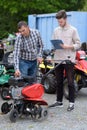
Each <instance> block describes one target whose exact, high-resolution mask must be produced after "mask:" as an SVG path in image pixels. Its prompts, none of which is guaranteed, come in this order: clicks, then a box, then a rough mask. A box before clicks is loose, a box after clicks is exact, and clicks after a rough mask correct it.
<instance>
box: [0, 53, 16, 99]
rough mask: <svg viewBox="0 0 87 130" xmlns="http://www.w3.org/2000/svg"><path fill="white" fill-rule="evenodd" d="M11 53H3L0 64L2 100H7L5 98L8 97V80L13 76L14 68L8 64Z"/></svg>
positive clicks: (0, 92)
mask: <svg viewBox="0 0 87 130" xmlns="http://www.w3.org/2000/svg"><path fill="white" fill-rule="evenodd" d="M11 53H12V52H7V53H5V54H4V56H3V59H2V61H1V63H0V94H1V98H2V99H4V100H5V99H7V98H6V96H7V95H9V84H8V80H9V79H10V77H11V76H14V66H13V64H10V63H9V62H8V61H9V55H10V54H11Z"/></svg>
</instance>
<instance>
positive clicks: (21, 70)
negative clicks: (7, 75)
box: [14, 21, 43, 77]
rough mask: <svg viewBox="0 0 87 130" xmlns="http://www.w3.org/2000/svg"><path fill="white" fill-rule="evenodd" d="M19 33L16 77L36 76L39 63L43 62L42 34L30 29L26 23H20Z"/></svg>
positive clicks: (16, 47) (15, 60)
mask: <svg viewBox="0 0 87 130" xmlns="http://www.w3.org/2000/svg"><path fill="white" fill-rule="evenodd" d="M18 31H19V35H18V36H17V38H16V41H15V47H14V67H15V76H17V77H18V76H20V75H22V76H27V75H29V76H36V70H37V61H38V62H39V63H41V62H42V50H43V43H42V39H41V37H40V34H39V32H38V31H37V30H33V29H30V28H29V27H28V25H27V23H26V22H25V21H20V22H19V23H18Z"/></svg>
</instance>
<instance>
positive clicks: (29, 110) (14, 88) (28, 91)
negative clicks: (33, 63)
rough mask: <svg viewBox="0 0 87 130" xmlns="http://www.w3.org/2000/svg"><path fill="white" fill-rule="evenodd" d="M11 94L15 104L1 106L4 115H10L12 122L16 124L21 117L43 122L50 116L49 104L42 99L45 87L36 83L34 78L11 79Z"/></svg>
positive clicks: (6, 103)
mask: <svg viewBox="0 0 87 130" xmlns="http://www.w3.org/2000/svg"><path fill="white" fill-rule="evenodd" d="M9 85H10V93H11V96H12V97H10V96H7V98H12V100H13V102H12V103H9V102H4V103H3V104H2V106H1V111H2V113H3V114H7V113H8V112H9V113H10V120H11V122H16V120H17V118H18V117H20V116H23V115H24V116H25V117H30V118H32V119H33V120H36V121H37V120H42V119H44V118H46V117H47V115H48V103H47V102H46V101H45V100H44V99H43V98H42V96H43V94H44V89H43V85H42V84H40V83H35V82H34V79H33V78H32V77H23V78H14V77H12V78H10V79H9Z"/></svg>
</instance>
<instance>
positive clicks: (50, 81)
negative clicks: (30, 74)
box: [41, 74, 57, 94]
mask: <svg viewBox="0 0 87 130" xmlns="http://www.w3.org/2000/svg"><path fill="white" fill-rule="evenodd" d="M41 83H42V84H43V86H44V89H45V92H46V93H49V94H53V93H55V92H56V86H57V83H56V78H55V75H53V74H49V75H48V76H47V77H45V78H44V77H43V78H42V81H41Z"/></svg>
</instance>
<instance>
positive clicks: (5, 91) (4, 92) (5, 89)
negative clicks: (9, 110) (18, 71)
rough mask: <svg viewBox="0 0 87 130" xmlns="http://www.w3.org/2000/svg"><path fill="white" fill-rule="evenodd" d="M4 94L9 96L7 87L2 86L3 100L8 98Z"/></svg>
mask: <svg viewBox="0 0 87 130" xmlns="http://www.w3.org/2000/svg"><path fill="white" fill-rule="evenodd" d="M6 96H9V88H2V91H1V98H2V99H3V100H8V98H7V97H6Z"/></svg>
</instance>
